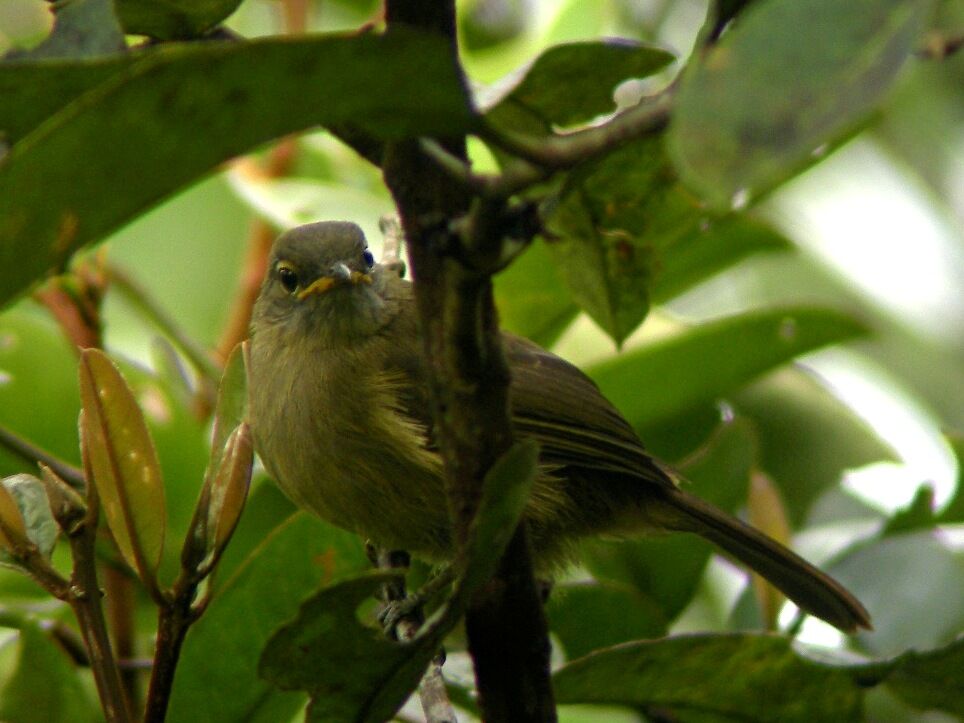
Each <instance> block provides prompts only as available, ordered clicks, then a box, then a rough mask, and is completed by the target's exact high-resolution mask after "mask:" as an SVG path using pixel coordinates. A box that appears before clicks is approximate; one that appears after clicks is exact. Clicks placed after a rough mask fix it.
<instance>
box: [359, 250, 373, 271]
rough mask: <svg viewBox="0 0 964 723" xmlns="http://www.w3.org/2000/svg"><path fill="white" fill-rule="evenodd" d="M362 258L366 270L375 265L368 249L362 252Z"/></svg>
mask: <svg viewBox="0 0 964 723" xmlns="http://www.w3.org/2000/svg"><path fill="white" fill-rule="evenodd" d="M362 258H363V259H365V265H366V266H368V268H371V267H372V266H374V265H375V257H374V255H372V252H371V251H369V250H368V249H365V250H364V251H362Z"/></svg>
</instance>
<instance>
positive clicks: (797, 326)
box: [589, 307, 865, 427]
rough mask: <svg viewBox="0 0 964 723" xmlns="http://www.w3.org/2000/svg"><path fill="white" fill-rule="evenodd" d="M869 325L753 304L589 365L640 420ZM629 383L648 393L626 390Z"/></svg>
mask: <svg viewBox="0 0 964 723" xmlns="http://www.w3.org/2000/svg"><path fill="white" fill-rule="evenodd" d="M864 331H865V330H864V327H863V326H862V325H861V324H859V323H858V322H857V321H855V320H854V319H852V318H850V317H848V316H844V315H843V314H841V313H839V312H836V311H830V310H823V309H812V308H806V307H799V308H787V309H765V310H760V311H751V312H746V313H742V314H737V315H735V316H730V317H726V318H723V319H719V320H715V321H710V322H706V323H704V324H700V325H698V326H694V327H692V328H689V329H687V330H685V331H683V332H680V333H677V334H673V335H671V336H669V337H667V338H663V339H659V340H657V341H655V342H653V343H651V344H648V345H646V346H643V347H639V348H636V349H633V350H632V351H629V352H627V353H625V354H621V355H619V356H617V357H614V358H612V359H610V360H607V361H605V362H603V363H601V364H598V365H596V366H594V367H592V368H591V369H590V370H589V372H590V376H592V377H593V379H595V380H596V382H597V383H598V384H599V387H600V389H601V390H602V392H603V394H604V395H605V396H606V397H607V398H609V399H612V400H613V403H614V404H616V406H617V407H618V408H619V409H620V411H621V412H622V413H623V414H624V415H625V416H626V418H627V419H628V420H629V421H630V422H631V423H632V424H633V425H634V426H638V427H642V426H646V425H649V424H653V423H655V422H657V421H658V420H660V419H665V418H667V417H670V416H672V415H674V414H677V413H681V412H685V411H687V410H689V409H692V408H693V407H695V406H696V405H697V404H699V403H701V402H706V401H713V400H715V399H718V398H720V397H722V396H724V395H726V394H730V393H731V392H733V391H735V390H736V389H738V388H739V387H740V386H742V385H743V384H745V383H746V382H748V381H750V380H751V379H753V378H754V377H756V376H758V375H760V374H762V373H763V372H765V371H768V370H770V369H772V368H774V367H776V366H779V365H780V364H784V363H786V362H788V361H790V360H791V359H793V358H794V357H796V356H798V355H800V354H803V353H805V352H808V351H812V350H814V349H817V348H819V347H821V346H826V345H827V344H833V343H836V342H840V341H844V340H846V339H851V338H853V337H856V336H858V335H860V334H861V333H863V332H864ZM628 389H636V390H639V389H644V390H646V393H645V394H637V393H634V394H626V393H623V392H624V391H625V390H628Z"/></svg>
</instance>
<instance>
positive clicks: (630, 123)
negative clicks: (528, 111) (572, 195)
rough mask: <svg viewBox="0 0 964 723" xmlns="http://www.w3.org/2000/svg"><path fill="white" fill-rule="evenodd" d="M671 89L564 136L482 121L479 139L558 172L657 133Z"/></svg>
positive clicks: (663, 124) (670, 103)
mask: <svg viewBox="0 0 964 723" xmlns="http://www.w3.org/2000/svg"><path fill="white" fill-rule="evenodd" d="M674 91H675V86H670V87H668V88H666V89H665V90H664V91H662V92H661V93H660V94H659V95H658V96H656V97H655V98H652V99H649V100H648V101H644V102H641V103H639V104H638V105H635V106H633V107H632V108H630V109H628V110H625V111H623V112H621V113H619V114H617V115H616V116H614V117H613V118H612V119H611V120H609V121H607V122H606V123H603V124H601V125H598V126H594V127H592V128H587V129H585V130H580V131H575V132H573V133H568V134H565V135H553V136H546V137H540V136H532V135H527V134H522V133H516V132H513V131H508V130H505V129H501V128H497V127H495V126H493V125H491V124H489V123H486V122H485V121H484V120H483V122H482V123H481V124H480V126H479V128H478V134H479V137H481V138H482V139H483V140H485V141H487V142H488V143H491V144H492V145H494V146H496V147H497V148H501V149H502V150H504V151H507V152H508V153H511V154H512V155H514V156H517V157H518V158H521V159H523V160H526V161H528V162H529V163H531V164H533V165H535V166H541V167H543V168H547V169H552V170H560V169H565V168H571V167H572V166H574V165H576V164H578V163H581V162H582V161H585V160H588V159H590V158H596V157H598V156H600V155H603V154H605V153H609V152H610V151H613V150H615V149H616V148H618V147H619V146H621V145H622V144H624V143H626V142H628V141H631V140H635V139H637V138H641V137H643V136H645V135H648V134H650V133H653V132H656V131H660V130H662V129H663V128H665V127H666V124H667V123H668V122H669V116H670V111H671V109H672V106H673V97H674V95H675V92H674Z"/></svg>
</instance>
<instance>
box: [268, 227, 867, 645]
mask: <svg viewBox="0 0 964 723" xmlns="http://www.w3.org/2000/svg"><path fill="white" fill-rule="evenodd" d="M503 342H504V348H505V353H506V356H507V359H508V362H509V367H510V370H511V377H512V379H511V384H510V391H509V394H510V403H511V408H512V422H513V425H514V429H515V432H516V434H517V435H518V436H519V437H531V438H534V439H536V440H537V441H538V442H539V445H540V450H541V452H540V474H539V476H538V479H537V480H536V482H535V485H534V488H533V491H532V495H531V498H530V500H529V502H528V504H527V506H526V509H525V513H524V517H525V521H526V523H527V524H528V526H529V531H530V538H531V542H532V549H533V556H534V560H535V565H536V569H537V570H538V571H539V572H540V573H541V574H547V573H551V572H552V570H553V569H554V568H556V567H558V566H559V565H560V564H563V563H564V562H566V561H568V559H569V558H570V557H571V555H572V553H573V551H574V549H575V543H576V542H577V541H578V540H579V539H580V538H582V537H586V536H591V535H613V534H616V535H631V534H633V533H645V532H647V531H649V532H654V531H677V532H693V533H696V534H697V535H700V536H701V537H704V538H706V539H708V540H710V541H711V542H713V543H715V544H716V545H718V546H719V547H720V548H722V549H723V550H724V551H725V552H726V553H728V554H729V555H730V556H732V557H734V558H736V559H737V560H739V561H741V562H742V563H744V564H745V565H747V566H748V567H750V568H752V569H753V570H755V571H756V572H758V573H760V574H761V575H763V576H764V577H765V578H767V579H768V580H770V581H771V582H772V583H773V584H774V585H775V586H776V587H778V588H779V589H780V590H782V591H783V592H784V593H785V594H786V595H787V596H788V597H789V598H790V599H791V600H793V601H794V602H795V603H796V604H797V605H798V606H800V607H801V608H802V609H804V610H806V611H808V612H810V613H812V614H814V615H816V616H818V617H820V618H823V619H824V620H826V621H827V622H829V623H831V624H832V625H834V626H836V627H838V628H840V629H841V630H845V631H854V630H856V629H857V628H858V627H870V618H869V616H868V614H867V611H866V610H865V609H864V607H863V606H862V605H861V604H860V602H859V601H858V600H857V599H856V598H855V597H854V596H853V595H851V594H850V593H849V592H848V591H847V590H846V589H844V587H843V586H842V585H840V584H839V583H838V582H836V581H835V580H834V579H832V578H831V577H829V576H828V575H826V574H825V573H823V572H821V571H820V570H818V569H816V568H815V567H813V566H812V565H810V564H809V563H808V562H806V561H805V560H803V559H802V558H801V557H799V556H798V555H796V554H795V553H793V552H791V551H790V550H788V549H787V548H785V547H783V546H782V545H780V544H779V543H777V542H775V541H774V540H772V539H770V538H769V537H767V536H766V535H764V534H763V533H761V532H759V531H758V530H756V529H754V528H752V527H750V526H749V525H746V524H744V523H743V522H741V521H740V520H738V519H736V518H735V517H732V516H730V515H729V514H727V513H725V512H723V511H721V510H719V509H717V508H715V507H713V506H712V505H710V504H708V503H706V502H704V501H702V500H700V499H698V498H696V497H695V496H693V495H691V494H689V493H687V492H686V491H684V490H682V489H680V488H679V487H678V486H677V484H676V483H675V481H674V479H673V477H672V476H670V475H669V474H667V472H665V471H664V470H663V469H662V468H661V467H660V466H659V465H658V464H657V463H656V462H654V460H653V459H652V457H650V456H649V455H648V454H647V453H646V451H645V450H644V448H643V445H642V443H641V442H640V440H639V437H638V436H637V435H636V433H635V432H634V431H633V429H632V427H630V425H629V423H628V422H626V420H625V419H623V417H622V416H621V415H620V414H619V412H617V411H616V409H615V407H613V405H612V404H610V403H609V401H608V400H606V398H605V397H603V395H602V394H601V393H600V392H599V390H598V388H597V387H596V385H595V384H594V383H593V382H592V381H591V380H590V379H589V378H588V377H587V376H585V375H584V374H583V373H582V372H581V371H579V370H578V369H577V368H576V367H575V366H573V365H571V364H569V363H568V362H566V361H564V360H562V359H561V358H559V357H557V356H555V355H553V354H551V353H550V352H548V351H546V350H544V349H542V348H541V347H539V346H537V345H536V344H533V343H532V342H530V341H527V340H525V339H522V338H519V337H516V336H513V335H511V334H504V336H503ZM426 375H427V371H426V368H425V364H424V362H423V360H422V354H421V344H420V342H419V338H418V329H417V323H416V312H415V305H414V299H413V295H412V286H411V284H410V283H409V282H407V281H405V280H403V279H401V278H400V277H399V275H398V274H397V273H396V272H394V271H393V270H391V269H387V268H385V267H383V266H381V265H379V264H376V263H375V260H374V258H373V256H372V253H371V251H369V250H368V246H367V243H366V241H365V236H364V234H363V233H362V231H361V229H360V228H358V226H356V225H354V224H351V223H341V222H324V223H314V224H309V225H306V226H301V227H298V228H295V229H292V230H290V231H288V232H287V233H285V234H283V235H282V236H281V237H280V238H278V240H277V241H276V242H275V244H274V247H273V249H272V252H271V257H270V260H269V267H268V272H267V274H266V277H265V280H264V284H263V286H262V288H261V293H260V296H259V297H258V301H257V303H256V305H255V309H254V315H253V322H252V337H251V359H250V405H251V406H250V411H251V424H252V430H253V432H254V438H255V447H256V449H257V451H258V454H259V455H260V457H261V459H262V461H263V462H264V465H265V467H266V468H267V470H268V472H269V474H271V476H272V477H273V478H274V479H275V480H276V481H277V482H278V484H279V485H280V486H281V488H282V489H283V490H284V491H285V492H286V493H287V494H288V495H289V496H290V497H291V498H292V499H293V500H294V501H295V502H296V503H297V504H298V505H300V506H302V507H304V508H306V509H308V510H311V511H312V512H314V513H316V514H317V515H319V516H321V517H323V518H324V519H326V520H328V521H330V522H332V523H333V524H335V525H337V526H339V527H342V528H345V529H347V530H351V531H353V532H356V533H358V534H359V535H363V536H365V537H367V538H370V539H371V540H373V541H374V542H376V543H377V544H379V545H382V546H385V547H390V548H393V549H405V550H408V551H409V552H411V553H413V554H415V555H417V556H422V557H424V558H426V559H429V560H435V561H439V560H445V559H451V557H452V555H453V541H452V531H451V527H450V523H449V518H448V507H447V504H446V501H445V493H444V485H443V470H442V461H441V458H440V456H439V454H438V451H437V449H436V447H435V444H434V441H433V434H432V417H431V407H430V404H429V398H428V395H429V391H428V384H427V381H426V379H427V376H426Z"/></svg>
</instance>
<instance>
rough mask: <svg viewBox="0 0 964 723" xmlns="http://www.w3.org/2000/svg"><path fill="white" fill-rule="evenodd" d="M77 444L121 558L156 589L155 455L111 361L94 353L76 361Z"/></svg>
mask: <svg viewBox="0 0 964 723" xmlns="http://www.w3.org/2000/svg"><path fill="white" fill-rule="evenodd" d="M80 397H81V404H82V407H83V416H82V424H81V444H82V445H83V448H84V454H85V464H86V465H87V466H89V469H90V473H91V474H92V475H93V480H92V482H93V484H95V485H96V487H97V491H98V493H99V495H100V499H101V502H102V504H103V509H104V516H105V517H106V519H107V525H108V526H109V527H110V531H111V533H112V534H113V536H114V540H115V541H116V542H117V548H118V550H120V553H121V554H122V555H123V557H124V560H125V561H126V562H127V564H128V565H130V566H131V567H132V568H133V569H134V570H136V571H137V573H138V575H139V576H140V578H141V580H143V581H144V584H145V585H147V586H148V588H157V577H156V575H157V568H158V565H159V564H160V562H161V553H162V551H163V548H164V532H165V527H166V523H167V511H166V507H165V505H164V482H163V480H162V478H161V467H160V464H159V462H158V461H157V452H156V451H155V449H154V442H153V440H152V439H151V435H150V432H149V431H148V429H147V424H146V422H145V421H144V415H143V414H142V412H141V409H140V407H139V406H138V405H137V400H136V399H135V398H134V394H133V393H132V392H131V389H130V387H129V386H128V385H127V382H125V381H124V378H123V377H122V376H121V374H120V371H118V369H117V367H116V366H114V364H113V362H111V360H110V359H109V358H108V357H107V355H106V354H104V353H103V352H102V351H100V350H98V349H85V350H84V351H83V352H82V354H81V361H80Z"/></svg>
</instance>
